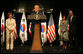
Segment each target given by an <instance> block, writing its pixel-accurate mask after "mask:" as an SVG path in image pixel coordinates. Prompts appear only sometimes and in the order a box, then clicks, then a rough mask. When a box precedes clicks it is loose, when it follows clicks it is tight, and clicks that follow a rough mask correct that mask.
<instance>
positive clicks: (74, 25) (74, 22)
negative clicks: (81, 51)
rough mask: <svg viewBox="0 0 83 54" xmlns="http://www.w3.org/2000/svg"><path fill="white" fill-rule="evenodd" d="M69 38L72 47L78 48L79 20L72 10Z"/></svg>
mask: <svg viewBox="0 0 83 54" xmlns="http://www.w3.org/2000/svg"><path fill="white" fill-rule="evenodd" d="M68 21H69V38H70V47H71V48H77V46H78V23H79V22H78V18H77V17H76V16H75V15H74V14H73V12H72V10H70V11H69V16H68Z"/></svg>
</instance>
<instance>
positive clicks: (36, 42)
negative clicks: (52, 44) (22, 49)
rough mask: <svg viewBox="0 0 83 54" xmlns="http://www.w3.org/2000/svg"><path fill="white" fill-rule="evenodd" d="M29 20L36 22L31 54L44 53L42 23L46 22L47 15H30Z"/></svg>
mask: <svg viewBox="0 0 83 54" xmlns="http://www.w3.org/2000/svg"><path fill="white" fill-rule="evenodd" d="M28 20H29V21H30V22H34V36H33V43H32V47H31V49H30V53H43V49H42V46H41V40H40V37H41V36H40V23H41V22H44V21H46V16H45V15H28Z"/></svg>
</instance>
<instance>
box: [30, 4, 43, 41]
mask: <svg viewBox="0 0 83 54" xmlns="http://www.w3.org/2000/svg"><path fill="white" fill-rule="evenodd" d="M36 14H39V15H41V16H42V15H43V12H42V11H41V10H40V6H39V5H35V6H34V9H33V12H32V13H31V15H36ZM35 23H39V22H36V21H34V22H32V27H31V30H32V39H31V40H33V38H34V27H35V25H34V24H35ZM32 42H33V41H32Z"/></svg>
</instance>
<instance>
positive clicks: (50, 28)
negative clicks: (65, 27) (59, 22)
mask: <svg viewBox="0 0 83 54" xmlns="http://www.w3.org/2000/svg"><path fill="white" fill-rule="evenodd" d="M46 37H47V39H48V40H49V42H50V43H52V42H53V41H54V40H56V32H55V25H54V21H53V17H52V14H51V15H50V19H49V22H48V31H47V35H46Z"/></svg>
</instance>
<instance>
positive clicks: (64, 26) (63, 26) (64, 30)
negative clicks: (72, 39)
mask: <svg viewBox="0 0 83 54" xmlns="http://www.w3.org/2000/svg"><path fill="white" fill-rule="evenodd" d="M59 38H60V41H62V42H63V45H62V48H63V49H65V50H66V49H67V45H68V43H69V32H68V22H67V21H66V20H65V15H64V16H63V18H62V21H61V22H60V37H59Z"/></svg>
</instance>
